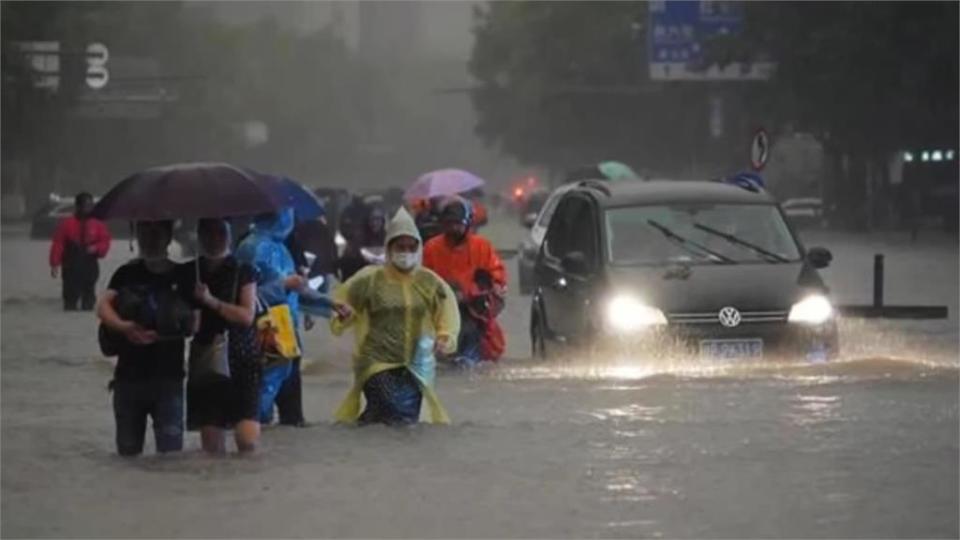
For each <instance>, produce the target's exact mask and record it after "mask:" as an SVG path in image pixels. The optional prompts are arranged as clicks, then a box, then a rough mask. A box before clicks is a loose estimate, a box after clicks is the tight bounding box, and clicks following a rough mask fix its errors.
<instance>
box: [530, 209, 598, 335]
mask: <svg viewBox="0 0 960 540" xmlns="http://www.w3.org/2000/svg"><path fill="white" fill-rule="evenodd" d="M591 207H592V204H591V202H590V200H589V199H588V198H586V197H585V196H583V195H580V194H576V193H574V194H570V195H568V196H566V197H564V198H563V199H562V200H561V201H560V203H559V205H558V206H557V210H556V212H555V214H554V215H553V218H552V219H551V220H550V224H549V226H548V228H547V234H546V237H545V239H544V242H543V247H542V249H541V250H540V256H539V258H538V259H537V266H536V275H537V285H538V288H539V294H540V299H541V302H542V307H543V311H544V312H543V316H544V323H545V326H546V330H547V332H548V333H549V334H550V335H552V336H554V337H556V338H559V339H561V340H566V341H572V340H575V339H576V338H578V337H579V336H580V335H581V334H582V333H583V330H584V322H585V318H584V317H585V315H584V313H583V311H584V307H585V305H586V304H587V303H588V301H589V288H590V286H591V275H592V274H594V273H595V272H594V271H593V269H595V268H596V256H597V250H596V248H597V246H598V242H597V240H596V238H595V236H596V232H597V231H596V225H595V223H596V220H595V219H592V217H591V216H593V215H594V213H593V210H592V208H591ZM572 253H579V254H581V255H582V258H583V261H584V262H585V264H586V266H585V267H584V268H570V267H569V266H565V265H564V262H565V260H566V259H568V258H569V257H570V256H571V254H572Z"/></svg>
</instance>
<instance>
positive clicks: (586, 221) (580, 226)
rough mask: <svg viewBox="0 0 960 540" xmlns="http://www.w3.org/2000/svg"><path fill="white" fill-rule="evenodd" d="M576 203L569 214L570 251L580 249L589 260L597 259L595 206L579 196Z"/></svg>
mask: <svg viewBox="0 0 960 540" xmlns="http://www.w3.org/2000/svg"><path fill="white" fill-rule="evenodd" d="M574 201H576V202H575V204H574V206H573V207H572V209H571V212H570V213H569V214H566V216H569V223H568V225H569V227H568V229H567V235H568V237H569V242H568V246H567V247H568V252H573V251H579V252H580V253H583V254H584V256H585V257H586V260H587V261H591V262H593V261H595V260H596V255H597V242H596V234H595V228H594V227H593V226H592V224H593V223H594V216H593V208H592V207H591V205H590V203H589V202H587V200H586V199H583V198H580V197H577V198H575V199H574Z"/></svg>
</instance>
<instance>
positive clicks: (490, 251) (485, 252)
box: [423, 233, 507, 360]
mask: <svg viewBox="0 0 960 540" xmlns="http://www.w3.org/2000/svg"><path fill="white" fill-rule="evenodd" d="M423 266H425V267H426V268H429V269H430V270H433V271H434V272H435V273H436V274H437V275H439V276H440V277H441V278H443V279H444V280H445V281H446V282H447V283H449V284H450V285H451V286H453V287H455V288H456V289H458V290H459V291H460V292H461V294H462V296H463V299H465V300H466V299H470V298H474V297H476V296H480V295H483V294H489V293H490V291H482V290H481V289H480V287H479V286H478V285H477V284H476V282H475V281H474V273H475V272H476V271H477V270H486V271H487V272H489V273H490V276H491V277H492V278H493V283H494V286H495V287H496V288H497V289H499V291H498V294H500V295H501V296H502V295H503V294H505V290H506V286H507V271H506V269H505V268H504V266H503V261H502V260H501V259H500V256H499V255H497V250H496V249H495V248H494V247H493V244H491V243H490V241H489V240H487V239H486V238H484V237H482V236H480V235H477V234H474V233H468V234H467V236H466V238H465V239H464V240H463V242H461V243H460V244H458V245H455V246H454V245H451V243H450V242H449V241H448V240H447V238H446V237H445V236H444V235H442V234H441V235H439V236H436V237H434V238H432V239H430V240H429V241H428V242H427V243H426V245H424V248H423ZM501 305H502V302H501ZM485 323H486V332H485V335H484V337H483V345H482V348H483V349H484V351H485V354H484V356H485V357H486V358H487V359H488V360H497V359H498V358H499V357H500V355H501V354H503V351H504V349H505V345H506V342H505V339H504V335H503V330H502V329H501V328H500V325H499V324H498V323H497V321H496V319H494V318H493V317H492V316H491V317H490V318H489V319H488V320H486V321H485Z"/></svg>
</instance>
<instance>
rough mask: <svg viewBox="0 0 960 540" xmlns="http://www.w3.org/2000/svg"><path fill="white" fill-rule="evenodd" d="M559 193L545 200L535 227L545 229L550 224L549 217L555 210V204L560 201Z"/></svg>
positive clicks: (560, 195)
mask: <svg viewBox="0 0 960 540" xmlns="http://www.w3.org/2000/svg"><path fill="white" fill-rule="evenodd" d="M562 198H563V197H562V194H561V193H554V194H553V195H551V196H550V198H549V199H547V202H546V203H544V205H543V208H542V209H541V210H540V216H539V217H538V218H537V224H536V226H537V227H546V226H547V224H548V223H550V217H551V216H553V213H554V212H555V211H556V210H557V204H558V203H559V202H560V199H562Z"/></svg>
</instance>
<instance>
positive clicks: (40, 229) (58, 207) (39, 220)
mask: <svg viewBox="0 0 960 540" xmlns="http://www.w3.org/2000/svg"><path fill="white" fill-rule="evenodd" d="M71 215H73V201H50V202H48V203H47V204H45V205H44V206H43V207H42V208H40V209H39V210H37V212H36V213H35V214H33V219H32V220H31V222H30V238H33V239H36V240H45V239H50V238H53V233H54V231H55V230H56V229H57V224H58V223H60V220H62V219H63V218H66V217H69V216H71Z"/></svg>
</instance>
